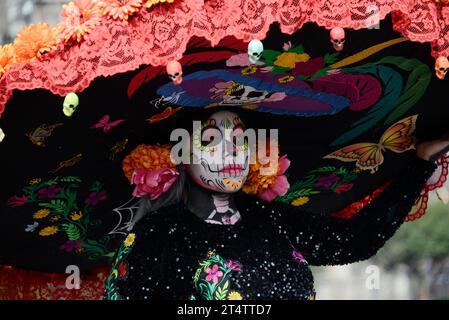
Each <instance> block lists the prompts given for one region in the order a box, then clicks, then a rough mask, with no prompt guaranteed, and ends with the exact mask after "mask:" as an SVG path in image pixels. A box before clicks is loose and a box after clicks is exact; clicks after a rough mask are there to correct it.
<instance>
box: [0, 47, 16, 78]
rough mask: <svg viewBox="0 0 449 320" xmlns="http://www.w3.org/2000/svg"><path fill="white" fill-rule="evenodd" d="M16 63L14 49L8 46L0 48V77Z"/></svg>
mask: <svg viewBox="0 0 449 320" xmlns="http://www.w3.org/2000/svg"><path fill="white" fill-rule="evenodd" d="M15 62H16V53H15V51H14V47H13V46H12V45H10V44H7V45H4V46H3V47H0V77H1V76H2V75H3V74H4V73H5V71H6V70H7V69H8V68H9V67H10V66H12V65H13V64H14V63H15Z"/></svg>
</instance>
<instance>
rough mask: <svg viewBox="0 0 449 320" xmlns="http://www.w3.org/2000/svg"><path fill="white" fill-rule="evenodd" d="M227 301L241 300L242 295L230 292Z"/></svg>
mask: <svg viewBox="0 0 449 320" xmlns="http://www.w3.org/2000/svg"><path fill="white" fill-rule="evenodd" d="M228 300H243V298H242V295H241V294H240V293H238V292H237V291H231V292H229V295H228Z"/></svg>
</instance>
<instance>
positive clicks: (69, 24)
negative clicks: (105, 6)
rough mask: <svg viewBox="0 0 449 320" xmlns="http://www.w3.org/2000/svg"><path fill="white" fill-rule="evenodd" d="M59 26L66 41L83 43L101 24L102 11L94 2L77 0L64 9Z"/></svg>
mask: <svg viewBox="0 0 449 320" xmlns="http://www.w3.org/2000/svg"><path fill="white" fill-rule="evenodd" d="M61 15H62V17H63V21H62V23H61V24H60V25H59V26H60V28H61V34H62V35H63V36H64V40H65V41H70V40H73V41H77V42H81V41H83V40H84V39H85V38H86V36H87V35H88V34H89V33H90V32H91V31H92V30H93V29H94V28H95V27H96V26H98V25H100V23H101V17H102V15H101V11H100V9H99V7H98V3H97V2H95V1H93V0H75V1H73V2H70V3H69V4H66V5H64V6H63V7H62V13H61Z"/></svg>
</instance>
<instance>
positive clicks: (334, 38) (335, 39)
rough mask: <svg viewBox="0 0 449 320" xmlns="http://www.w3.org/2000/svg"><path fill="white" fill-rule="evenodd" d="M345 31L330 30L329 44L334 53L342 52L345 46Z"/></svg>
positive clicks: (339, 29)
mask: <svg viewBox="0 0 449 320" xmlns="http://www.w3.org/2000/svg"><path fill="white" fill-rule="evenodd" d="M345 41H346V39H345V30H344V29H343V28H340V27H335V28H333V29H332V30H331V42H332V46H333V47H334V49H335V50H336V51H342V50H343V47H344V44H345Z"/></svg>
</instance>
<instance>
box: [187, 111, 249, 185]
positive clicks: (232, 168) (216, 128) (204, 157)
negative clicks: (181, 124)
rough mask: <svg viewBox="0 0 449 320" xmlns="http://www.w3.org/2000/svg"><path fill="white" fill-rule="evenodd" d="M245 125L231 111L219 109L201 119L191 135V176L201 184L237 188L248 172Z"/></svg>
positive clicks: (189, 172)
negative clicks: (244, 139)
mask: <svg viewBox="0 0 449 320" xmlns="http://www.w3.org/2000/svg"><path fill="white" fill-rule="evenodd" d="M244 132H245V127H244V124H243V122H242V121H241V119H240V117H239V116H238V115H237V114H235V113H233V112H230V111H218V112H216V113H214V114H212V115H211V116H210V117H209V118H208V119H207V120H206V121H203V122H202V123H201V127H199V128H198V129H197V130H195V132H194V133H193V134H192V136H191V143H192V147H193V148H192V154H191V160H192V161H191V164H187V165H186V170H187V172H188V174H189V175H190V177H191V178H192V179H193V180H194V181H195V182H196V183H197V184H198V185H200V186H201V187H203V188H206V189H209V190H213V191H217V192H222V193H233V192H237V191H238V190H240V189H241V188H242V186H243V184H244V183H245V181H246V178H247V176H248V172H249V147H248V144H246V143H243V135H244Z"/></svg>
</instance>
